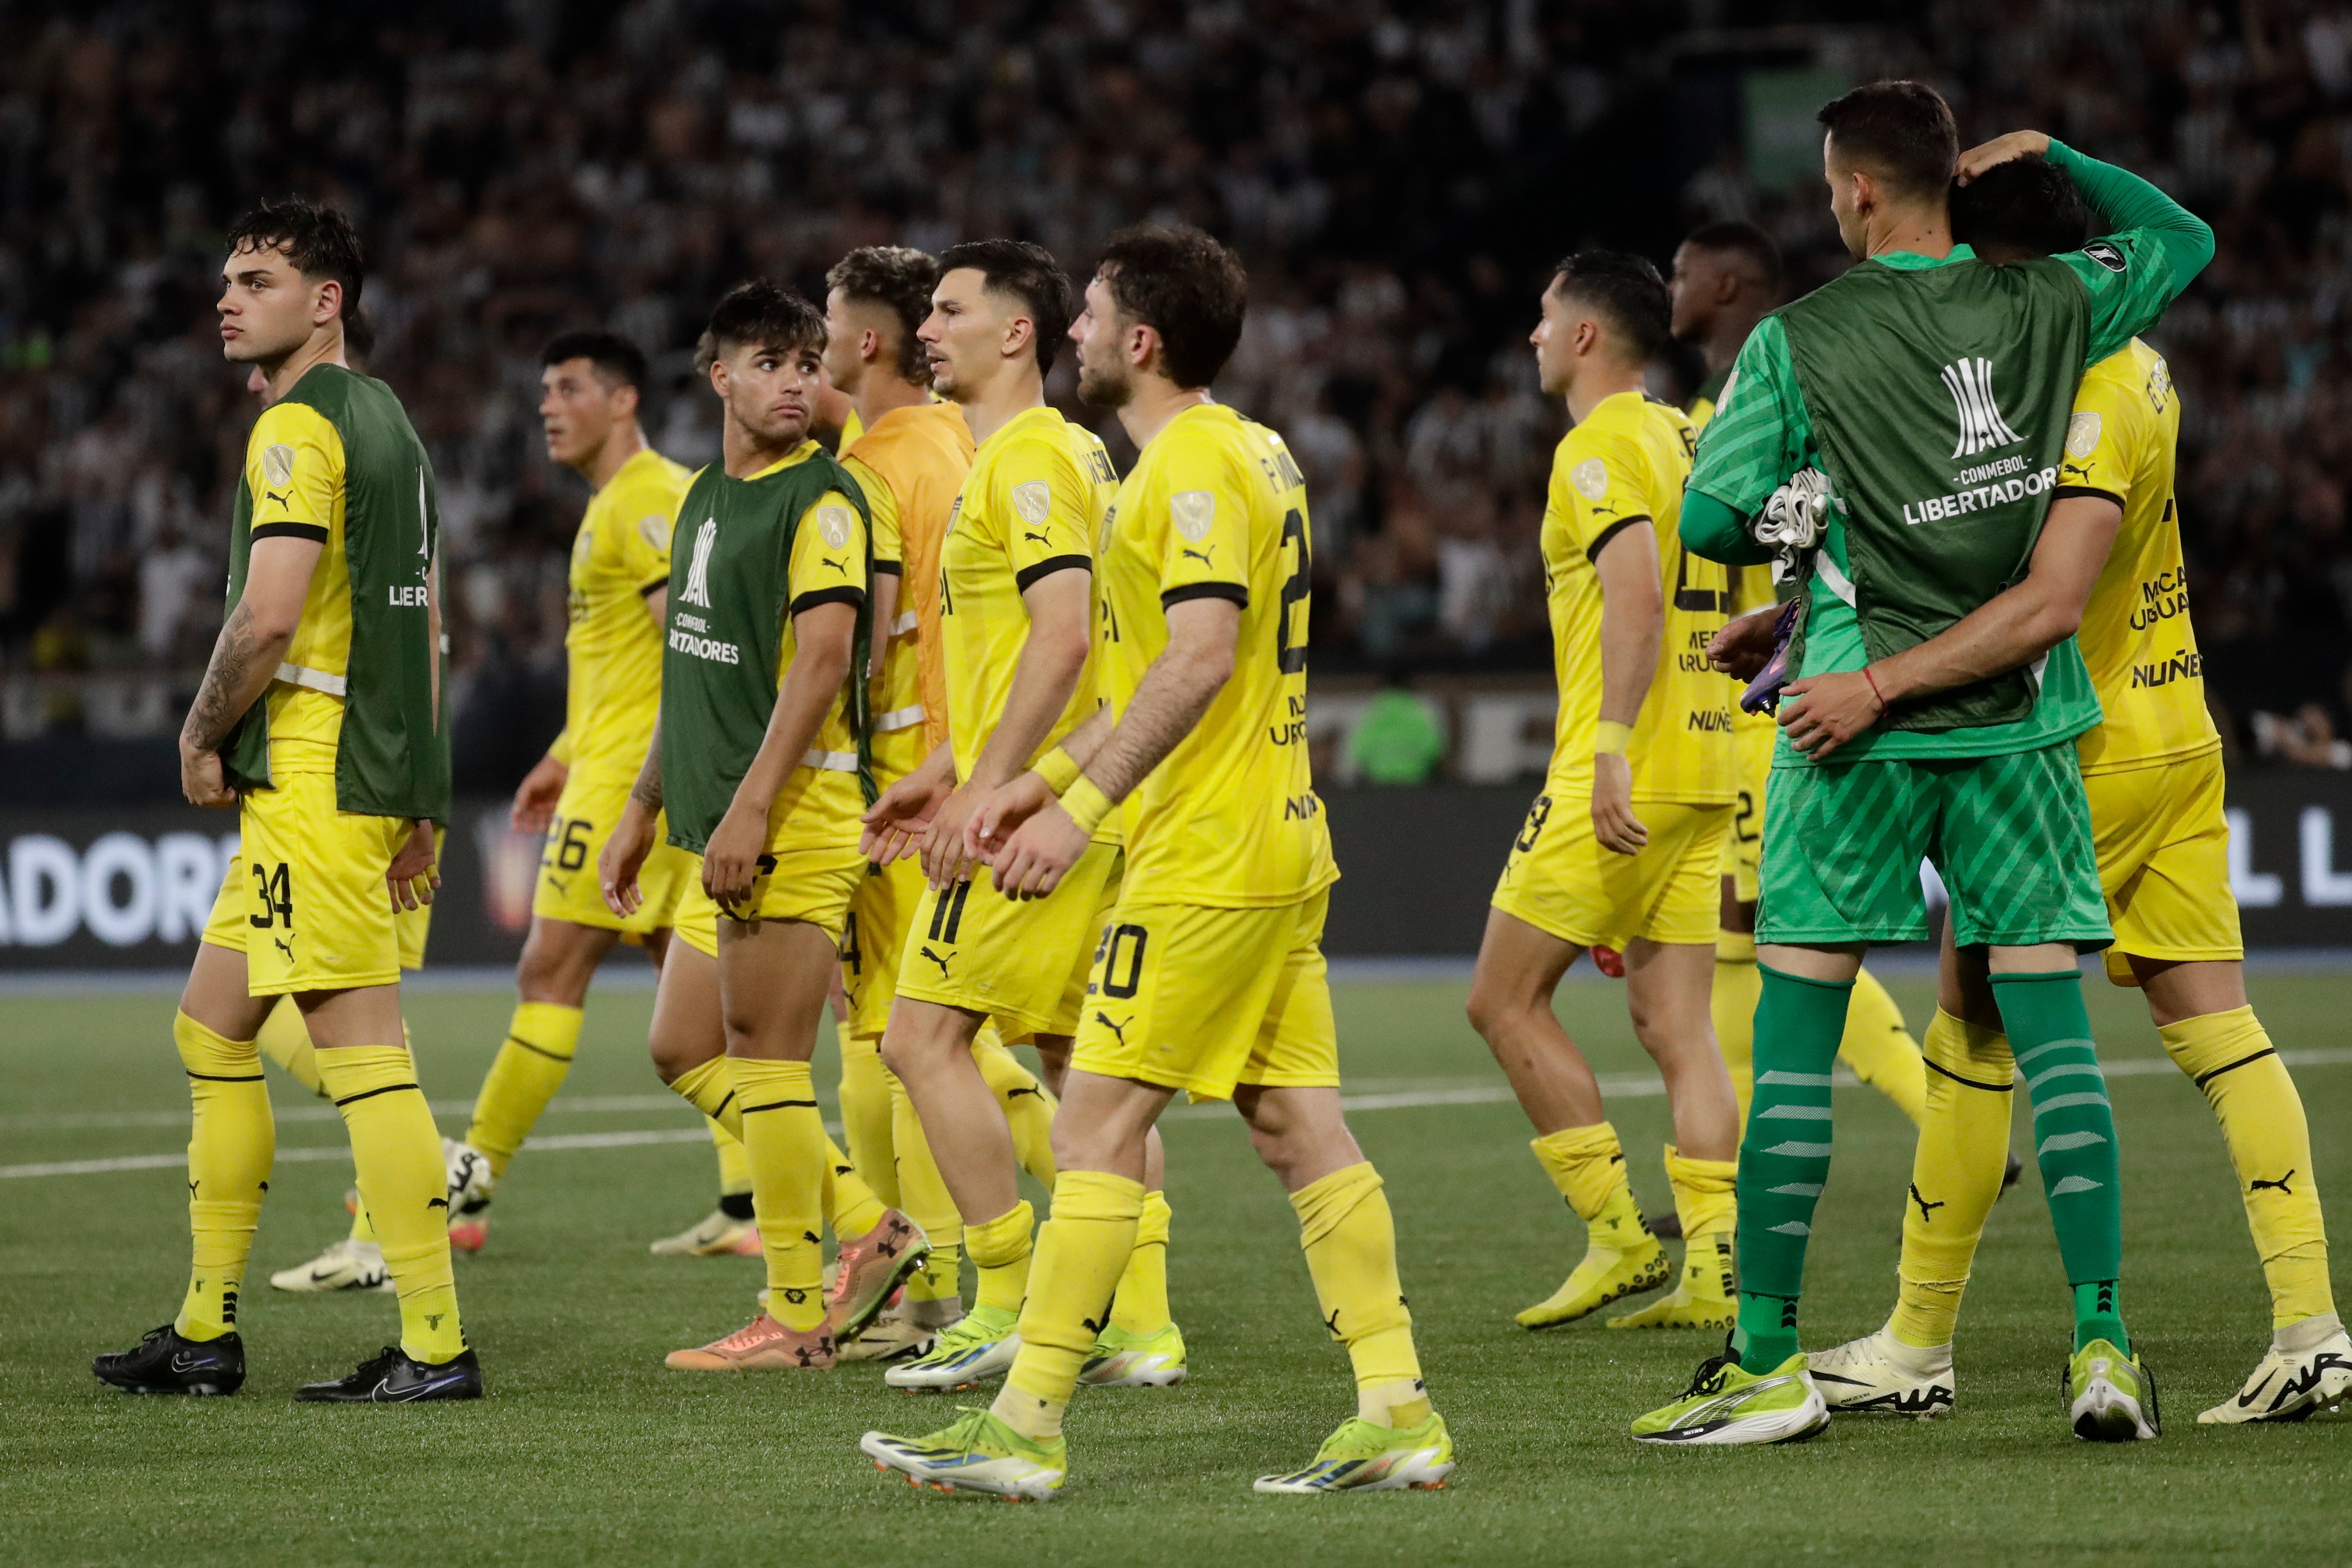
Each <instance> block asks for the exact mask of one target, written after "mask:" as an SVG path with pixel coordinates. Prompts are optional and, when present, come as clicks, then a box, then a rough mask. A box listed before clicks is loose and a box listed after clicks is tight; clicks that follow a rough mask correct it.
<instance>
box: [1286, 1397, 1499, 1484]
mask: <svg viewBox="0 0 2352 1568" xmlns="http://www.w3.org/2000/svg"><path fill="white" fill-rule="evenodd" d="M1453 1473H1454V1438H1453V1436H1452V1435H1451V1434H1450V1433H1448V1432H1447V1431H1446V1430H1445V1417H1444V1416H1443V1415H1438V1414H1437V1413H1436V1412H1435V1411H1432V1412H1431V1413H1430V1415H1429V1419H1427V1420H1426V1421H1423V1423H1422V1424H1421V1425H1420V1426H1412V1427H1405V1428H1402V1429H1401V1428H1398V1427H1394V1426H1375V1425H1374V1424H1373V1423H1371V1422H1370V1421H1367V1420H1364V1419H1363V1418H1362V1417H1361V1416H1355V1415H1351V1416H1349V1418H1348V1419H1347V1420H1345V1421H1343V1422H1341V1423H1340V1424H1339V1430H1338V1431H1336V1432H1334V1433H1332V1434H1331V1435H1330V1436H1328V1437H1326V1438H1324V1439H1323V1446H1322V1447H1320V1448H1318V1449H1316V1450H1315V1462H1314V1463H1312V1464H1310V1465H1308V1466H1307V1468H1305V1469H1303V1470H1293V1471H1291V1472H1289V1473H1288V1474H1287V1475H1280V1476H1260V1477H1258V1479H1257V1484H1256V1486H1255V1488H1254V1489H1255V1490H1257V1491H1262V1492H1289V1493H1306V1492H1345V1491H1367V1492H1394V1491H1402V1490H1404V1489H1407V1488H1408V1487H1410V1488H1412V1489H1414V1490H1416V1491H1431V1490H1434V1489H1437V1488H1439V1487H1442V1486H1444V1484H1445V1478H1446V1477H1448V1476H1450V1475H1452V1474H1453Z"/></svg>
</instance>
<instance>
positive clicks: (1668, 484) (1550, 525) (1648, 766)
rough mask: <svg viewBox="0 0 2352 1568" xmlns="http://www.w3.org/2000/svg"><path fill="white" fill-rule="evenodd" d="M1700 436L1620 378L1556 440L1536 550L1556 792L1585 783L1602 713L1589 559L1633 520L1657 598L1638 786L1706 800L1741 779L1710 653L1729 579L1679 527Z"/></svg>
mask: <svg viewBox="0 0 2352 1568" xmlns="http://www.w3.org/2000/svg"><path fill="white" fill-rule="evenodd" d="M1697 443H1698V437H1697V432H1696V431H1695V430H1693V429H1692V427H1691V422H1690V421H1689V420H1688V419H1687V418H1685V416H1684V415H1683V413H1682V411H1681V410H1680V409H1677V408H1675V407H1673V406H1671V405H1667V404H1664V403H1657V402H1653V401H1652V400H1650V399H1648V398H1646V397H1644V396H1643V395H1642V394H1640V393H1638V392H1620V393H1617V394H1615V395H1612V396H1609V397H1605V398H1603V399H1601V402H1600V403H1599V405H1596V406H1595V407H1594V408H1593V410H1592V412H1591V413H1590V414H1588V415H1586V416H1584V419H1583V421H1582V422H1581V423H1580V424H1579V425H1578V426H1576V427H1575V428H1574V429H1572V430H1570V432H1569V433H1568V434H1567V435H1566V436H1565V437H1562V438H1561V440H1560V443H1559V447H1558V449H1557V450H1555V451H1554V453H1553V454H1552V466H1551V487H1550V493H1549V497H1548V499H1547V501H1546V504H1545V507H1544V520H1543V560H1544V598H1545V601H1546V604H1547V606H1548V608H1549V611H1550V616H1551V640H1552V668H1553V675H1554V679H1557V681H1558V682H1559V723H1558V726H1557V728H1556V729H1555V731H1553V734H1554V740H1553V749H1552V760H1551V771H1550V773H1549V782H1548V784H1547V787H1548V788H1549V789H1550V791H1551V792H1552V793H1553V794H1555V795H1560V794H1566V795H1579V794H1582V795H1590V794H1591V789H1592V744H1593V738H1594V734H1595V731H1596V726H1597V725H1598V724H1599V723H1600V720H1601V574H1600V572H1599V570H1598V569H1597V568H1596V567H1595V566H1594V565H1593V561H1594V558H1595V557H1597V556H1598V555H1599V554H1600V553H1601V551H1602V550H1603V549H1605V548H1606V547H1607V546H1608V544H1609V542H1610V541H1611V540H1612V538H1614V537H1615V536H1616V534H1617V533H1618V532H1619V531H1621V530H1623V529H1627V528H1647V529H1649V530H1650V531H1652V532H1653V533H1654V535H1655V536H1656V539H1657V544H1658V570H1659V574H1660V587H1661V589H1662V591H1663V594H1664V601H1665V628H1664V636H1663V637H1661V639H1660V641H1659V645H1658V668H1657V673H1656V675H1655V676H1654V678H1653V679H1652V680H1651V682H1650V693H1649V696H1648V697H1647V698H1645V699H1644V700H1643V703H1642V713H1641V718H1640V720H1639V721H1637V722H1636V723H1635V724H1634V726H1633V741H1632V743H1631V744H1630V745H1629V746H1628V748H1627V751H1626V755H1627V757H1628V759H1629V761H1630V762H1631V763H1632V764H1633V798H1634V799H1635V800H1637V801H1653V800H1654V801H1676V802H1681V803H1685V804H1688V805H1720V804H1727V803H1729V802H1730V801H1731V800H1732V798H1733V796H1734V795H1735V794H1736V793H1737V786H1736V781H1735V770H1734V768H1733V764H1732V752H1731V709H1732V689H1731V686H1730V683H1729V682H1727V680H1725V679H1724V678H1723V677H1722V676H1721V675H1719V674H1717V672H1716V671H1715V670H1714V669H1713V668H1711V667H1710V666H1709V665H1708V663H1707V658H1706V645H1707V643H1708V641H1709V640H1710V639H1711V638H1713V637H1714V636H1715V634H1716V633H1717V631H1719V630H1721V629H1722V627H1723V623H1724V620H1725V610H1726V607H1727V605H1728V604H1729V603H1730V584H1729V581H1728V579H1727V575H1726V573H1725V570H1724V568H1723V567H1722V566H1720V565H1718V564H1717V563H1715V562H1712V561H1706V560H1703V559H1701V558H1700V557H1698V556H1696V555H1692V554H1690V553H1688V552H1685V550H1684V549H1683V546H1682V541H1681V540H1680V539H1679V538H1678V537H1677V536H1676V534H1675V524H1676V522H1677V521H1680V519H1681V517H1682V509H1683V481H1684V480H1685V479H1687V478H1688V477H1689V475H1690V468H1691V453H1692V451H1693V449H1694V448H1695V447H1696V446H1697Z"/></svg>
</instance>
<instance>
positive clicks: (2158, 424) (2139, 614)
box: [2053, 338, 2221, 773]
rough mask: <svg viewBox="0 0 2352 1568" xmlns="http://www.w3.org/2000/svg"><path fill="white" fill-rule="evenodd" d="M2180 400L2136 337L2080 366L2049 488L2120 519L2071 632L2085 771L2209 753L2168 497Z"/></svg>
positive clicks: (2174, 511)
mask: <svg viewBox="0 0 2352 1568" xmlns="http://www.w3.org/2000/svg"><path fill="white" fill-rule="evenodd" d="M2179 440H2180V398H2179V395H2178V394H2177V393H2176V392H2175V391H2174V390H2173V386H2172V372H2171V370H2170V369H2169V368H2168V366H2167V365H2166V364H2165V363H2164V356H2163V355H2161V354H2159V353H2157V352H2156V351H2155V350H2154V349H2152V348H2150V347H2148V346H2147V344H2146V343H2144V342H2140V341H2139V340H2138V339H2137V338H2134V339H2133V340H2132V341H2131V342H2130V343H2129V344H2128V345H2126V347H2124V348H2123V349H2120V350H2118V351H2117V352H2116V353H2112V354H2110V355H2108V356H2107V357H2106V358H2105V359H2103V360H2101V361H2100V362H2099V363H2097V364H2095V365H2093V366H2092V367H2091V368H2090V369H2089V370H2088V371H2087V372H2085V373H2084V376H2083V384H2082V385H2081V386H2080V387H2079V388H2077V389H2076V391H2075V393H2074V417H2073V418H2072V419H2071V420H2069V421H2068V422H2067V426H2066V451H2065V454H2064V456H2063V457H2062V458H2060V459H2059V463H2060V467H2059V469H2058V488H2057V489H2056V491H2055V492H2053V493H2054V494H2055V495H2056V496H2065V495H2068V494H2070V493H2071V494H2084V493H2088V494H2093V495H2102V496H2105V497H2106V498H2107V499H2108V500H2112V501H2115V502H2116V504H2117V505H2119V506H2121V507H2122V508H2123V510H2124V521H2123V528H2122V530H2121V531H2119V532H2118V533H2117V534H2116V542H2115V547H2114V548H2113V549H2112V550H2110V551H2109V552H2107V563H2106V565H2105V568H2104V569H2102V570H2101V571H2100V573H2099V581H2098V583H2097V584H2096V585H2095V586H2094V587H2093V588H2092V590H2091V600H2090V603H2089V604H2088V605H2084V609H2083V627H2082V630H2081V631H2080V632H2078V633H2077V634H2076V635H2075V641H2076V642H2078V643H2079V644H2081V646H2082V649H2083V662H2084V664H2086V665H2087V666H2089V668H2090V671H2091V684H2092V687H2093V689H2095V690H2096V691H2097V692H2098V695H2099V707H2100V710H2102V711H2103V712H2104V713H2105V721H2103V722H2102V723H2101V724H2100V725H2099V727H2098V728H2097V729H2095V730H2091V731H2086V732H2085V733H2084V736H2083V738H2082V739H2081V740H2079V741H2077V742H2075V743H2074V744H2075V749H2076V751H2077V752H2078V754H2079V755H2080V756H2081V758H2082V763H2083V771H2084V773H2116V772H2120V771H2121V770H2123V769H2125V768H2137V767H2145V766H2147V764H2149V763H2162V762H2171V761H2175V760H2177V759H2179V758H2182V757H2193V756H2200V755H2202V754H2203V753H2204V752H2211V751H2217V750H2219V749H2220V747H2221V732H2220V731H2218V730H2216V729H2215V728H2214V727H2213V715H2212V713H2211V711H2210V710H2209V709H2207V707H2206V706H2205V659H2204V656H2203V655H2202V654H2200V653H2199V652H2198V651H2197V631H2196V628H2195V627H2194V626H2190V625H2189V571H2188V567H2187V565H2186V563H2184V562H2183V561H2182V559H2181V553H2180V518H2179V508H2178V505H2177V503H2176V501H2175V499H2174V496H2173V488H2172V468H2173V458H2174V453H2175V451H2176V449H2177V447H2178V446H2179Z"/></svg>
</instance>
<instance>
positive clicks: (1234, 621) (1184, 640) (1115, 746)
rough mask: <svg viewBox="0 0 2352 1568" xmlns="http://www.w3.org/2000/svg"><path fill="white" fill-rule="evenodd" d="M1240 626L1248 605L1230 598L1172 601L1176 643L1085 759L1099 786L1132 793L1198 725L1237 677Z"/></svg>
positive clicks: (1171, 631)
mask: <svg viewBox="0 0 2352 1568" xmlns="http://www.w3.org/2000/svg"><path fill="white" fill-rule="evenodd" d="M1240 631H1241V609H1240V606H1238V605H1234V604H1233V603H1232V602H1231V601H1229V600H1225V599H1190V600H1186V601H1184V602H1182V603H1181V604H1177V605H1171V606H1170V607H1169V611H1168V646H1167V647H1164V648H1162V649H1161V650H1160V657H1159V658H1155V659H1153V660H1152V661H1151V668H1149V669H1147V670H1145V671H1144V672H1143V679H1141V680H1139V681H1138V682H1137V683H1136V688H1135V696H1134V698H1133V699H1132V700H1129V703H1128V705H1127V711H1126V712H1125V713H1123V714H1121V715H1120V716H1119V721H1118V725H1117V726H1116V727H1115V728H1114V729H1112V731H1111V732H1110V734H1109V736H1108V739H1106V740H1105V741H1104V742H1103V743H1102V744H1101V746H1100V747H1098V748H1097V750H1096V751H1095V752H1094V754H1093V755H1092V756H1091V757H1089V758H1087V759H1086V761H1085V764H1084V767H1085V772H1086V776H1087V778H1089V779H1092V780H1093V781H1094V784H1095V787H1096V788H1097V789H1099V790H1101V791H1102V792H1103V794H1105V795H1108V796H1109V797H1110V798H1111V799H1112V800H1114V801H1118V800H1125V799H1126V798H1127V797H1128V795H1129V794H1130V793H1131V792H1132V791H1133V790H1134V788H1135V786H1136V785H1137V784H1141V783H1142V782H1143V781H1144V779H1145V778H1146V777H1148V776H1149V775H1150V772H1151V770H1152V769H1154V768H1156V767H1158V766H1159V765H1160V762H1161V760H1162V759H1163V758H1165V757H1166V756H1167V755H1168V753H1169V752H1172V751H1174V750H1175V749H1176V747H1177V744H1178V743H1179V742H1181V741H1182V740H1183V739H1184V737H1185V736H1187V735H1189V734H1191V733H1192V728H1193V726H1194V725H1196V724H1198V723H1200V721H1201V715H1202V714H1203V713H1206V712H1207V711H1208V710H1209V704H1210V703H1212V702H1214V701H1215V700H1217V693H1218V692H1220V691H1222V690H1223V689H1224V686H1225V682H1226V681H1228V680H1231V679H1233V676H1234V645H1235V643H1236V641H1237V639H1238V638H1239V636H1240ZM1071 755H1072V757H1073V758H1074V759H1075V758H1076V755H1077V753H1076V752H1072V753H1071Z"/></svg>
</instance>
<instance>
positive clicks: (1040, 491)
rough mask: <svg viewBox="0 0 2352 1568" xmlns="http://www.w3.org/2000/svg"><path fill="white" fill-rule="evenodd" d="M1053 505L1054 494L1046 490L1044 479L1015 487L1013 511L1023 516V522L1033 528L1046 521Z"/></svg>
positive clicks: (1033, 480)
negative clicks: (1046, 514) (1048, 511)
mask: <svg viewBox="0 0 2352 1568" xmlns="http://www.w3.org/2000/svg"><path fill="white" fill-rule="evenodd" d="M1052 505H1053V492H1052V491H1051V490H1049V489H1046V488H1045V480H1043V479H1031V480H1029V481H1028V482H1027V483H1026V484H1018V485H1015V486H1013V510H1014V511H1017V512H1019V513H1020V514H1021V521H1024V522H1025V523H1028V524H1029V525H1031V526H1032V527H1034V526H1035V525H1037V524H1038V523H1041V522H1043V521H1045V513H1046V511H1047V510H1049V509H1050V508H1051V507H1052Z"/></svg>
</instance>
